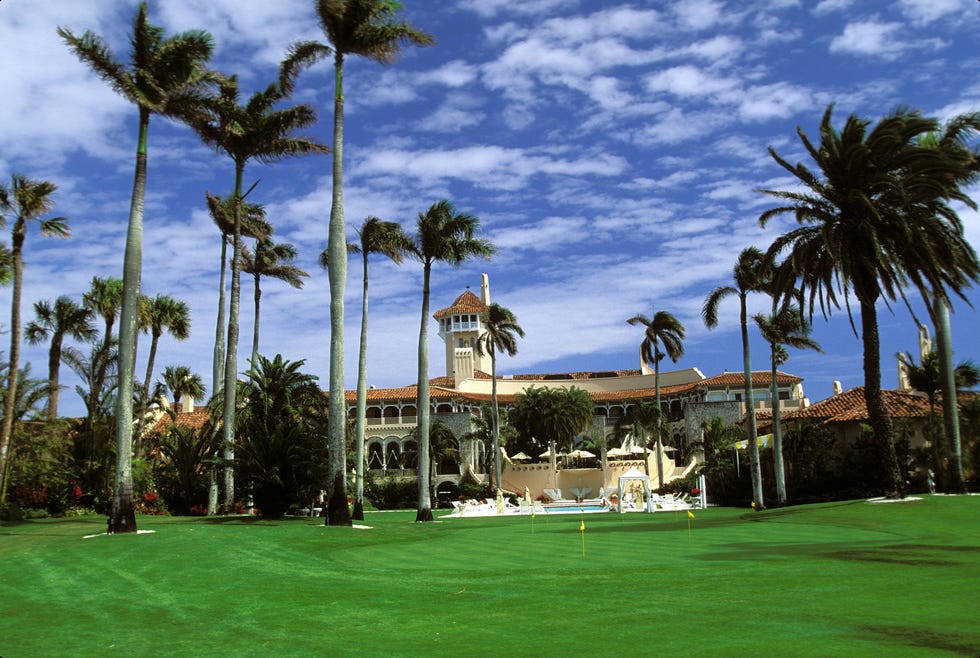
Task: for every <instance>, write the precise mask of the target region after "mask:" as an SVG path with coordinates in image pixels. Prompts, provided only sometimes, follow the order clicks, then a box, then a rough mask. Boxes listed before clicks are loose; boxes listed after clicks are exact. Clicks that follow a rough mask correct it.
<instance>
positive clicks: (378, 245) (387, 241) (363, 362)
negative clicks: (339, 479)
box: [322, 217, 412, 521]
mask: <svg viewBox="0 0 980 658" xmlns="http://www.w3.org/2000/svg"><path fill="white" fill-rule="evenodd" d="M357 234H358V236H359V237H360V239H361V240H360V244H356V243H351V244H349V245H348V246H347V249H348V251H350V252H351V253H359V254H361V260H362V263H363V278H364V285H363V292H362V294H361V342H360V348H359V349H358V357H357V408H356V411H355V413H356V418H355V439H354V441H355V443H354V445H355V455H356V456H355V460H354V471H355V476H354V511H353V512H352V514H351V516H352V518H354V519H355V520H358V521H363V520H364V430H365V425H366V419H365V416H366V414H367V344H368V343H367V327H368V257H369V256H370V255H371V254H381V255H383V256H387V257H388V258H390V259H391V260H393V261H394V262H396V263H398V264H399V265H400V264H401V263H402V261H403V260H404V258H405V254H406V253H408V251H409V250H410V249H411V246H412V241H411V239H410V238H409V237H408V236H407V235H405V232H404V231H402V227H401V225H400V224H398V223H397V222H386V221H383V220H381V219H378V218H377V217H368V218H367V219H365V220H364V223H363V224H361V228H359V229H358V231H357ZM323 256H324V260H323V263H322V264H325V265H327V268H328V269H329V264H328V263H327V259H328V257H329V254H328V252H326V251H325V252H324V253H323Z"/></svg>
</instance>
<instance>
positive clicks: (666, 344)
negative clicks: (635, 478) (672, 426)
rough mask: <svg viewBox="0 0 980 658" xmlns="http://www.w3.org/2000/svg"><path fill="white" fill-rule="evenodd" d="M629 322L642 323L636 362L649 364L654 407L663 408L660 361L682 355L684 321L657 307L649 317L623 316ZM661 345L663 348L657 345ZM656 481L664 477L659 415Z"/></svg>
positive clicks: (661, 431) (660, 480) (674, 359)
mask: <svg viewBox="0 0 980 658" xmlns="http://www.w3.org/2000/svg"><path fill="white" fill-rule="evenodd" d="M627 322H628V323H630V324H631V325H633V326H636V325H638V324H639V325H642V326H643V327H644V333H643V340H642V341H641V342H640V363H641V364H652V365H653V373H654V374H653V386H654V391H655V392H656V404H657V409H661V410H662V409H663V407H662V406H661V405H660V361H661V360H662V359H663V358H664V357H665V356H668V357H670V360H671V361H673V362H674V363H677V360H678V359H679V358H681V357H682V356H683V355H684V344H683V340H684V336H685V335H686V333H685V331H684V325H683V324H681V322H680V320H678V319H677V318H675V317H674V316H673V315H671V314H670V313H668V312H667V311H657V312H656V313H655V314H654V315H653V317H652V318H648V317H647V316H645V315H643V314H642V313H640V314H637V315H634V316H633V317H631V318H630V319H629V320H627ZM661 344H662V345H663V351H661V349H660V346H661ZM656 439H657V482H659V483H660V484H661V485H662V484H663V481H664V464H663V419H662V417H661V418H660V419H659V420H658V421H657V432H656Z"/></svg>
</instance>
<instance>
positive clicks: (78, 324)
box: [26, 295, 97, 421]
mask: <svg viewBox="0 0 980 658" xmlns="http://www.w3.org/2000/svg"><path fill="white" fill-rule="evenodd" d="M34 315H35V316H36V319H35V320H33V321H32V322H30V323H28V325H27V328H26V334H27V342H28V343H30V344H31V345H38V344H40V343H41V342H42V341H45V340H47V339H48V338H50V339H51V347H50V348H49V349H48V420H51V421H53V420H54V419H56V418H57V417H58V393H59V391H60V389H61V387H60V385H59V384H58V380H59V377H58V375H59V373H60V370H61V346H62V344H63V343H64V340H65V337H68V338H74V339H75V340H83V341H88V340H92V338H94V337H95V335H96V333H97V332H96V330H95V327H93V326H92V310H91V309H88V308H85V307H84V306H81V305H79V304H77V303H76V302H74V301H73V300H72V298H71V297H68V296H67V295H62V296H61V297H58V299H56V300H55V301H54V304H51V303H50V302H49V301H47V300H41V301H39V302H34Z"/></svg>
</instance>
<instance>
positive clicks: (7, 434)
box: [0, 219, 27, 509]
mask: <svg viewBox="0 0 980 658" xmlns="http://www.w3.org/2000/svg"><path fill="white" fill-rule="evenodd" d="M26 233H27V226H26V224H25V223H24V220H23V219H18V220H17V223H16V224H15V225H14V230H13V237H12V243H13V245H12V249H11V256H12V259H13V265H14V289H13V293H12V296H11V301H10V365H9V366H8V367H7V397H5V398H4V401H3V426H2V428H0V464H2V467H0V509H3V506H4V504H5V503H6V502H7V473H8V472H9V461H10V457H11V455H12V451H11V450H10V446H11V444H12V443H13V428H14V408H15V406H16V402H17V377H18V374H19V373H18V371H19V369H20V334H21V326H20V298H21V288H22V286H23V276H24V261H23V256H22V252H23V248H24V237H25V235H26Z"/></svg>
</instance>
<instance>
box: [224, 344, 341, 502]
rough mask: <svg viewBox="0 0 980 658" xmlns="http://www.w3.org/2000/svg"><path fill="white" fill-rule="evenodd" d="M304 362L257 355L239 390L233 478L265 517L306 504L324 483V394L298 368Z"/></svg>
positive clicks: (325, 455) (325, 460)
mask: <svg viewBox="0 0 980 658" xmlns="http://www.w3.org/2000/svg"><path fill="white" fill-rule="evenodd" d="M304 363H305V362H304V361H286V360H284V359H283V357H282V355H280V354H277V355H276V356H275V358H273V359H272V360H269V359H267V358H265V357H264V356H261V355H260V356H259V357H258V363H257V364H253V366H252V369H251V370H249V371H248V373H246V375H247V377H248V381H246V382H245V383H244V384H243V385H242V386H241V387H240V389H239V390H240V400H241V402H242V404H240V405H239V409H238V419H237V423H236V425H237V435H236V448H235V450H236V456H237V462H238V472H239V477H240V478H241V480H242V485H243V486H244V487H245V488H247V489H248V490H249V491H250V492H251V494H252V497H253V500H254V503H255V505H256V506H257V507H258V508H259V510H261V512H262V515H263V516H266V517H272V518H280V517H282V516H283V515H284V514H285V513H286V511H287V510H288V509H289V508H290V507H291V506H293V505H300V506H302V505H307V504H309V502H310V501H312V500H313V499H314V497H315V496H316V495H317V494H318V493H319V492H320V491H321V490H322V489H324V488H326V477H327V466H328V452H327V399H326V398H325V397H324V395H323V393H322V392H321V391H320V388H319V387H318V386H317V384H316V377H315V376H313V375H307V374H303V373H302V372H300V371H299V369H300V368H301V367H302V366H303V364H304ZM339 458H341V459H342V458H343V455H340V456H339Z"/></svg>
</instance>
